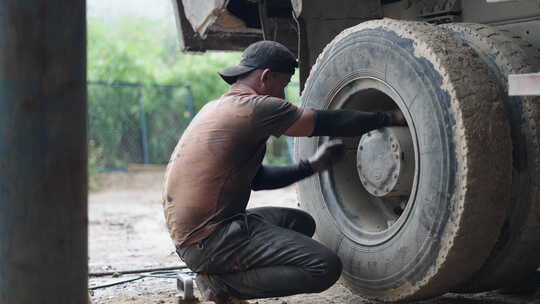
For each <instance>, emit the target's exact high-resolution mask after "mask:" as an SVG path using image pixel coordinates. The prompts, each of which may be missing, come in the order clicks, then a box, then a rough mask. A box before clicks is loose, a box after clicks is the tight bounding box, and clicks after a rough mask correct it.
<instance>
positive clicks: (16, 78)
mask: <svg viewBox="0 0 540 304" xmlns="http://www.w3.org/2000/svg"><path fill="white" fill-rule="evenodd" d="M85 14H86V3H85V0H72V1H65V0H25V1H20V0H2V1H0V54H1V55H0V155H1V157H0V303H6V304H7V303H17V304H34V303H57V304H73V303H86V301H87V298H88V293H87V290H88V289H87V288H88V269H87V267H88V266H87V265H88V253H87V221H88V219H87V166H86V163H87V152H86V140H87V137H86V15H85Z"/></svg>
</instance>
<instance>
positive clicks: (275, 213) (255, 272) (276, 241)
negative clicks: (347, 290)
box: [163, 41, 403, 303]
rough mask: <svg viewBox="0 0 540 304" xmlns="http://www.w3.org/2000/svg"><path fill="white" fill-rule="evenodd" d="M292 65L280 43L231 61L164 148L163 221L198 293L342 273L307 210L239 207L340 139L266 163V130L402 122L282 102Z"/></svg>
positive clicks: (330, 151) (325, 158) (393, 116)
mask: <svg viewBox="0 0 540 304" xmlns="http://www.w3.org/2000/svg"><path fill="white" fill-rule="evenodd" d="M297 66H298V63H297V61H296V59H295V57H294V55H293V54H292V53H291V52H290V51H289V50H288V49H287V48H286V47H284V46H283V45H281V44H279V43H276V42H271V41H262V42H257V43H255V44H253V45H251V46H249V47H248V48H247V49H246V50H245V52H244V54H243V58H242V60H241V62H240V64H239V65H237V66H234V67H229V68H226V69H224V70H222V71H221V72H220V75H221V77H222V78H223V79H224V80H225V81H226V82H227V83H229V84H231V85H232V87H231V89H230V91H229V92H228V93H226V94H225V95H223V96H222V97H221V98H219V99H218V100H215V101H212V102H210V103H208V104H206V105H205V106H204V107H203V108H202V109H201V111H200V112H199V113H198V114H197V115H196V117H195V118H194V119H193V121H192V122H191V124H190V125H189V127H188V128H187V130H186V131H185V132H184V134H183V135H182V138H181V139H180V141H179V143H178V145H177V146H176V148H175V151H174V152H173V154H172V157H171V161H170V163H169V166H168V168H167V173H166V179H165V192H164V202H163V204H164V212H165V217H166V222H167V227H168V229H169V232H170V234H171V237H172V239H173V241H174V242H175V245H176V248H177V253H178V255H179V256H180V257H181V258H182V260H183V261H184V262H185V263H186V264H187V266H188V267H189V268H190V269H191V270H193V271H194V272H196V273H197V278H196V282H197V285H198V287H199V290H200V291H201V294H202V295H203V298H204V299H205V300H211V301H215V302H216V303H234V301H235V299H254V298H266V297H279V296H287V295H292V294H297V293H314V292H321V291H323V290H325V289H327V288H329V287H330V286H332V285H333V284H334V283H335V282H336V280H337V279H338V278H339V276H340V274H341V262H340V260H339V258H338V257H337V255H336V254H335V253H334V252H332V251H331V250H329V249H328V248H326V247H324V246H323V245H321V244H319V243H318V242H316V241H315V240H313V239H312V238H311V237H312V236H313V233H314V232H315V222H314V220H313V218H312V217H311V216H310V215H309V214H307V213H305V212H303V211H300V210H296V209H288V208H276V207H264V208H255V209H249V210H246V205H247V202H248V200H249V196H250V193H251V190H263V189H276V188H281V187H285V186H288V185H290V184H292V183H294V182H297V181H299V180H301V179H303V178H306V177H309V176H311V175H313V174H315V173H317V172H321V171H323V170H326V169H329V168H330V167H331V166H332V164H333V163H335V162H336V161H338V160H339V159H340V158H341V157H342V156H343V154H344V146H343V144H342V143H341V142H340V141H336V140H334V141H329V142H327V143H325V144H324V145H322V146H321V147H320V148H319V150H318V151H317V152H316V153H315V155H313V156H312V157H310V158H309V159H307V160H300V162H299V163H297V164H294V165H291V166H284V167H270V166H264V165H261V162H262V159H263V157H264V154H265V151H266V145H265V144H266V141H267V139H268V138H269V136H271V135H272V136H276V137H278V136H281V135H283V134H284V135H288V136H360V135H362V134H363V133H365V132H367V131H369V130H372V129H376V128H380V127H383V126H386V125H389V124H402V123H403V117H402V116H400V114H399V113H397V112H394V113H365V112H356V111H346V110H322V111H321V110H310V109H301V108H297V107H296V106H294V105H292V104H290V103H289V102H287V101H285V100H283V98H284V95H285V94H284V90H285V87H286V86H287V84H288V83H289V81H290V79H291V76H292V75H293V74H294V70H295V68H296V67H297Z"/></svg>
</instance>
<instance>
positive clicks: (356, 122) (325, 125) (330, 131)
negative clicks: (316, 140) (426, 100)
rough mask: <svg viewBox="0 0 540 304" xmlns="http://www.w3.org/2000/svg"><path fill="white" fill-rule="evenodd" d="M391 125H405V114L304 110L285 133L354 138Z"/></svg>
mask: <svg viewBox="0 0 540 304" xmlns="http://www.w3.org/2000/svg"><path fill="white" fill-rule="evenodd" d="M390 125H405V118H404V117H403V114H402V113H401V112H399V111H391V112H360V111H352V110H311V109H304V111H303V112H302V115H300V118H298V120H297V121H296V122H295V123H294V124H293V125H292V126H291V127H290V128H289V129H288V130H287V131H285V135H288V136H340V137H352V136H360V135H362V134H364V133H366V132H369V131H371V130H374V129H378V128H381V127H384V126H390Z"/></svg>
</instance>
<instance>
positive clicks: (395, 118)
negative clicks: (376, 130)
mask: <svg viewBox="0 0 540 304" xmlns="http://www.w3.org/2000/svg"><path fill="white" fill-rule="evenodd" d="M384 113H385V114H386V115H387V116H388V125H389V126H406V125H407V121H406V120H405V116H404V115H403V113H402V112H401V111H399V110H395V111H389V112H384Z"/></svg>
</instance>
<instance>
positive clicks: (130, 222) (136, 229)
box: [89, 166, 540, 304]
mask: <svg viewBox="0 0 540 304" xmlns="http://www.w3.org/2000/svg"><path fill="white" fill-rule="evenodd" d="M163 173H164V168H163V167H151V166H146V167H130V169H129V170H128V172H116V173H108V174H100V175H98V176H96V177H94V178H93V179H92V188H94V189H98V190H94V191H92V192H91V193H90V195H89V271H90V273H96V272H104V271H106V272H109V271H110V272H114V271H124V270H133V269H150V268H157V267H171V266H178V265H180V264H181V261H180V259H179V258H178V257H177V256H176V254H175V252H174V247H173V246H172V244H171V241H170V239H169V236H168V234H167V231H166V229H165V225H164V221H163V215H162V210H161V203H160V197H161V186H162V179H163ZM263 205H271V206H284V207H296V194H295V189H294V186H292V187H288V188H285V189H280V190H273V191H259V192H254V193H253V195H252V197H251V200H250V203H249V207H256V206H263ZM130 278H138V276H137V275H122V276H119V277H112V276H105V277H97V278H96V277H91V278H90V286H97V285H102V284H108V283H112V282H118V281H121V280H125V279H130ZM92 303H94V304H97V303H103V304H105V303H107V304H108V303H135V304H139V303H140V304H142V303H177V299H176V281H175V280H174V279H170V278H155V277H145V278H142V279H138V280H136V281H133V282H129V283H125V284H120V285H116V286H112V287H106V288H100V289H96V290H94V291H93V292H92ZM250 303H259V304H328V303H335V304H353V303H365V304H368V303H373V302H372V301H368V300H365V299H363V298H361V297H358V296H355V295H353V294H351V293H350V292H349V291H348V290H347V289H346V288H345V287H343V285H341V284H340V283H337V284H335V285H334V286H333V287H332V288H330V289H329V290H327V291H325V292H323V293H320V294H310V295H296V296H292V297H285V298H272V299H264V300H253V301H250ZM418 303H424V304H435V303H441V304H477V303H494V304H517V303H538V304H540V293H539V292H536V293H535V294H532V295H526V296H508V295H501V294H498V293H495V292H491V293H481V294H469V295H457V294H446V295H444V296H442V297H439V298H436V299H433V300H430V301H422V302H418Z"/></svg>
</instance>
